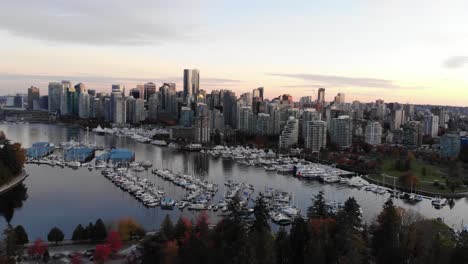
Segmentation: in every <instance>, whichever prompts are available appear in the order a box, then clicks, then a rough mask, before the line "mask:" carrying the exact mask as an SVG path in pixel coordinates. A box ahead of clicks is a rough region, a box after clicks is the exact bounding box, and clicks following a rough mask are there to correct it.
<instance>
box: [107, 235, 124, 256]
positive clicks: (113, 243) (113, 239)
mask: <svg viewBox="0 0 468 264" xmlns="http://www.w3.org/2000/svg"><path fill="white" fill-rule="evenodd" d="M107 244H108V245H109V247H110V249H111V252H112V253H117V252H118V251H119V250H120V249H121V248H122V239H121V238H120V235H119V233H117V232H115V231H112V232H110V233H109V235H108V236H107Z"/></svg>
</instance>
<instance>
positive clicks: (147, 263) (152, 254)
mask: <svg viewBox="0 0 468 264" xmlns="http://www.w3.org/2000/svg"><path fill="white" fill-rule="evenodd" d="M166 242H167V240H166V239H165V238H164V237H163V236H161V235H159V234H156V235H153V236H148V237H146V238H145V239H144V240H143V243H142V246H141V254H142V263H143V264H159V263H163V261H164V248H165V244H166Z"/></svg>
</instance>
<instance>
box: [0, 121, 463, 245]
mask: <svg viewBox="0 0 468 264" xmlns="http://www.w3.org/2000/svg"><path fill="white" fill-rule="evenodd" d="M0 130H3V131H4V132H5V134H6V135H7V137H8V138H9V139H11V141H12V142H20V143H21V144H22V145H23V147H30V146H31V145H32V144H33V143H34V142H40V141H45V142H52V143H54V144H55V145H59V144H60V142H63V141H69V140H71V139H75V140H76V141H84V140H86V139H87V140H88V141H90V142H91V143H96V144H97V145H103V146H105V147H106V148H109V147H118V148H128V149H131V150H133V151H135V158H136V160H139V161H143V160H150V161H152V162H153V168H165V169H170V170H172V171H178V172H182V173H184V174H191V175H195V176H197V177H200V178H202V179H204V180H208V181H210V182H212V183H215V184H218V186H219V191H218V193H217V194H216V195H215V197H214V198H213V201H214V202H217V201H219V200H221V199H222V197H223V194H224V188H225V186H224V182H225V181H227V180H232V181H235V182H246V183H249V184H252V185H253V186H254V187H255V192H254V195H253V197H254V196H255V195H256V194H257V193H258V192H261V191H264V190H265V188H266V187H272V188H275V189H278V190H281V191H286V192H289V193H291V194H292V196H293V204H294V205H296V206H297V207H298V208H300V209H301V210H302V212H303V213H305V212H306V209H307V207H308V206H309V205H310V203H311V198H312V197H313V196H314V195H316V194H317V193H318V192H319V191H320V190H323V191H324V192H325V197H326V199H327V200H328V201H337V202H343V201H345V200H346V199H347V198H348V197H354V198H355V199H356V200H357V202H358V203H359V204H360V205H361V207H362V210H363V219H364V221H366V222H367V223H368V224H370V223H371V222H372V221H373V220H374V219H375V217H376V215H377V214H378V213H379V212H380V210H381V208H382V205H383V204H384V203H385V201H386V200H387V199H388V198H389V196H390V195H389V194H384V195H378V194H375V193H372V192H368V191H365V190H364V189H355V188H349V187H348V186H345V185H340V184H323V183H319V182H317V181H305V180H300V179H297V178H294V177H293V176H292V175H284V174H277V173H276V172H272V171H265V170H264V169H263V168H262V167H255V166H245V165H241V164H239V163H236V162H235V161H234V160H231V159H223V158H214V157H212V156H210V155H207V154H202V153H196V152H179V151H177V150H174V149H171V148H168V147H159V146H154V145H151V144H143V143H138V142H136V141H135V140H133V139H131V138H127V137H117V136H112V135H103V136H101V135H97V134H94V133H91V132H89V134H88V135H87V133H86V131H83V130H81V129H79V128H71V127H65V126H61V125H46V124H0ZM56 151H57V152H60V150H56ZM97 155H98V154H97ZM26 171H27V173H29V175H30V176H29V177H28V178H27V179H26V180H25V181H24V186H21V187H20V188H18V189H17V190H15V191H14V192H13V193H11V194H9V197H6V196H4V197H1V198H0V199H1V200H0V229H3V228H5V227H6V225H7V223H8V221H10V223H11V224H12V225H18V224H21V225H23V226H24V227H25V229H26V231H27V232H28V234H29V238H30V240H32V239H35V238H38V237H41V238H42V239H45V238H46V237H47V233H48V231H49V230H50V229H51V228H52V227H54V226H57V227H59V228H60V229H62V230H63V231H64V233H65V235H66V238H69V237H70V236H71V233H72V232H73V229H74V228H75V227H76V225H78V224H82V225H86V224H88V223H89V222H95V221H96V220H97V219H98V218H101V219H103V220H104V222H106V223H107V224H109V225H111V224H112V223H113V222H115V221H117V220H118V219H120V218H125V217H132V218H134V219H136V220H137V221H138V222H140V223H141V224H142V225H143V226H144V227H145V228H146V229H147V230H152V229H155V228H158V227H159V225H160V223H161V222H162V220H163V218H164V217H165V215H166V214H169V215H170V216H171V217H172V218H173V219H176V218H177V217H179V216H180V215H181V214H182V215H185V216H187V217H189V218H193V217H196V216H197V214H199V212H196V211H188V210H187V209H185V210H184V211H180V210H179V209H177V208H174V209H173V210H163V209H161V208H160V207H156V208H146V207H145V206H144V205H143V204H142V203H140V202H139V201H138V200H136V199H135V198H134V197H132V196H131V195H130V194H128V193H126V192H123V191H122V190H121V189H119V188H118V187H116V186H115V185H114V184H113V183H112V182H110V181H109V180H108V179H106V178H105V177H104V176H102V175H101V173H100V171H98V170H92V171H89V170H88V169H87V168H79V169H71V168H67V167H65V168H60V167H57V166H55V167H51V166H48V165H35V164H28V165H26ZM138 176H141V177H145V178H147V179H149V181H151V182H153V183H155V184H156V185H157V186H160V187H162V189H164V191H165V192H166V195H167V196H170V197H172V198H174V199H175V200H176V201H178V200H180V199H181V198H182V197H183V195H184V193H185V192H184V191H183V189H181V188H180V187H177V186H175V185H173V184H172V183H170V182H166V181H164V180H162V179H161V178H159V177H157V176H155V175H153V174H151V171H150V170H147V171H143V172H139V173H138ZM395 203H396V205H398V206H401V207H403V208H406V209H411V210H414V211H416V212H418V213H420V214H422V215H423V216H425V217H428V218H441V219H443V220H444V221H445V222H446V223H447V224H448V225H449V226H452V227H454V228H459V227H460V226H462V225H463V224H468V199H467V198H462V199H458V200H456V201H455V203H454V204H453V205H452V206H445V207H443V208H441V209H435V208H433V207H432V205H431V201H430V200H427V199H425V200H424V201H422V202H420V203H417V204H415V205H410V204H406V203H405V202H404V201H403V200H399V199H398V200H395ZM208 213H209V216H210V221H212V222H213V223H215V222H216V221H217V220H218V219H219V215H220V214H222V213H221V211H218V212H208Z"/></svg>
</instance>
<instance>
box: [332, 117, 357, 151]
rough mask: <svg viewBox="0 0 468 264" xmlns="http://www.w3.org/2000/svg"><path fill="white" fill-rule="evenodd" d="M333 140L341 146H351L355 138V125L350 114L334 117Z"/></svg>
mask: <svg viewBox="0 0 468 264" xmlns="http://www.w3.org/2000/svg"><path fill="white" fill-rule="evenodd" d="M330 132H331V142H332V143H334V144H337V145H338V146H339V147H340V148H347V147H350V146H351V144H352V140H353V125H352V122H351V119H350V118H349V116H339V117H338V118H333V119H332V120H331V125H330Z"/></svg>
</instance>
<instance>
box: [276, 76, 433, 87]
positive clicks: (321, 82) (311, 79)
mask: <svg viewBox="0 0 468 264" xmlns="http://www.w3.org/2000/svg"><path fill="white" fill-rule="evenodd" d="M268 75H270V76H275V77H286V78H293V79H299V80H303V81H306V82H307V83H306V84H289V85H285V86H283V87H290V88H293V87H297V88H305V87H311V88H318V87H337V88H338V87H361V88H379V89H411V90H412V89H414V90H416V89H423V88H424V87H412V86H401V85H398V84H396V83H395V82H394V81H392V80H387V79H377V78H356V77H345V76H336V75H320V74H289V73H269V74H268Z"/></svg>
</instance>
